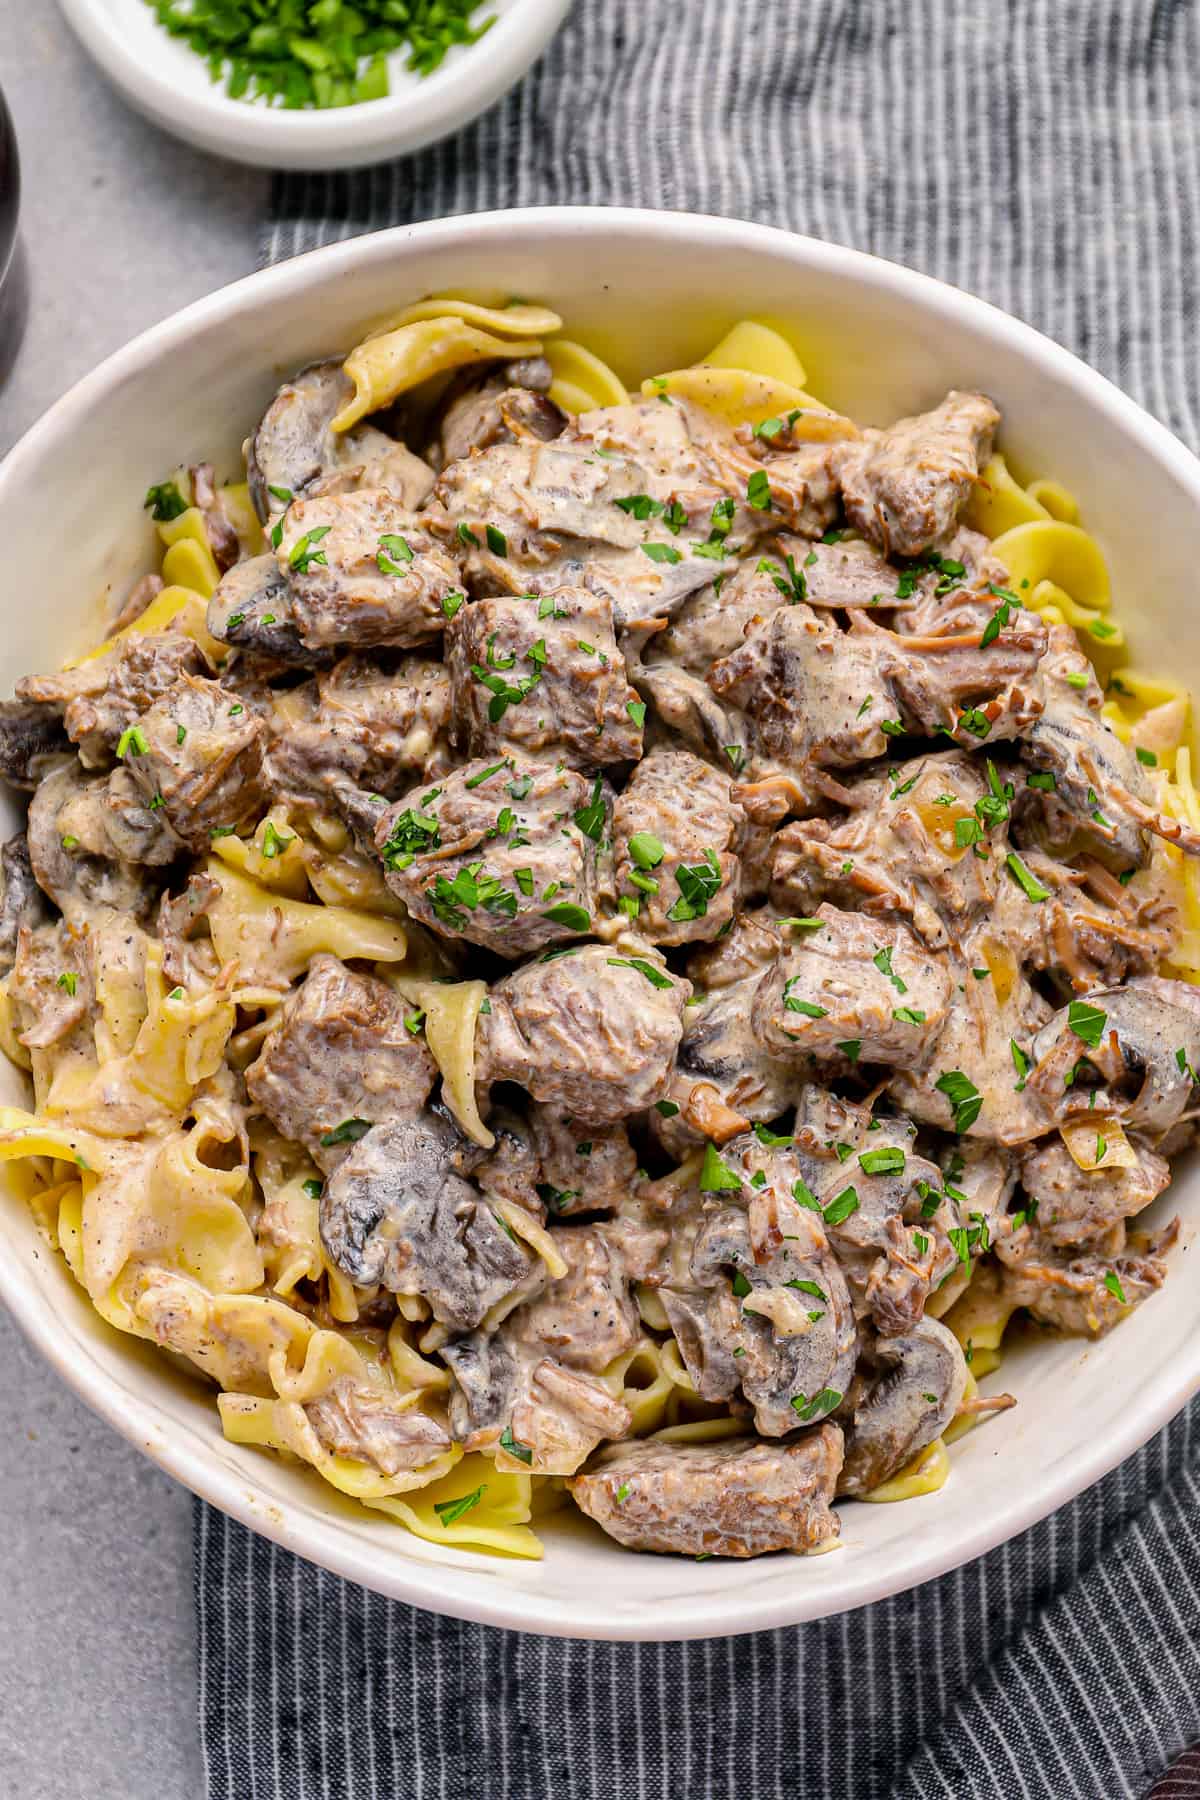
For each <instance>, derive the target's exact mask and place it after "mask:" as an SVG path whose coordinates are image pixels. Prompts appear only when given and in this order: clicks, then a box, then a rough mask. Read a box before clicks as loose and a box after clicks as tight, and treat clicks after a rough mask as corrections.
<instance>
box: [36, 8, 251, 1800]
mask: <svg viewBox="0 0 1200 1800" xmlns="http://www.w3.org/2000/svg"><path fill="white" fill-rule="evenodd" d="M0 84H2V85H3V87H4V90H5V93H6V95H7V97H8V101H9V105H10V107H11V108H12V111H13V113H14V116H15V119H16V126H17V134H18V138H19V142H20V149H21V158H22V164H23V172H24V204H23V210H22V221H23V236H24V242H25V249H26V254H27V259H28V268H29V277H30V310H29V320H28V325H27V328H26V334H25V338H24V341H23V343H22V347H21V349H20V351H19V353H18V357H17V361H16V364H15V366H14V368H13V370H12V374H11V376H10V378H9V380H8V382H7V384H6V385H5V386H3V387H0V452H3V451H4V450H6V449H7V448H8V447H9V445H10V444H12V443H13V441H14V440H15V439H16V438H17V437H19V436H20V434H21V432H22V431H24V429H25V428H26V426H27V425H29V424H30V423H31V421H32V420H34V419H35V418H37V416H38V415H39V414H40V413H41V412H42V411H43V410H44V409H45V408H46V406H47V405H48V404H49V403H50V401H52V400H54V399H55V398H57V396H58V395H59V394H60V393H62V392H63V391H64V390H65V389H66V388H68V387H69V386H70V385H71V383H72V382H73V381H75V380H76V379H77V377H79V376H80V375H82V374H84V373H85V372H86V370H88V369H89V368H91V367H92V366H93V365H94V364H95V363H97V362H98V361H99V360H100V359H101V358H102V357H103V356H105V355H106V354H107V353H108V352H109V351H110V350H113V349H115V348H116V347H117V346H118V345H119V344H121V343H123V342H124V341H125V340H126V339H127V338H130V337H132V336H133V335H134V334H135V333H136V332H138V331H140V330H141V329H142V328H143V327H144V326H146V325H149V324H151V323H153V322H154V321H155V320H156V319H159V318H162V317H163V316H164V315H165V314H167V313H170V312H173V311H175V309H176V308H177V307H179V306H182V305H184V304H185V303H186V302H187V301H189V300H193V299H195V298H196V297H197V296H198V295H200V294H203V293H207V292H208V291H210V290H211V289H212V288H215V287H219V286H220V285H221V284H222V283H223V282H226V281H230V280H233V279H234V278H235V277H236V276H238V275H242V274H245V273H246V271H247V270H249V269H251V268H253V266H254V261H255V228H256V225H257V222H258V218H259V216H260V214H261V211H262V209H263V207H264V206H265V203H266V178H265V177H264V176H262V175H260V174H258V173H255V172H253V171H248V170H240V169H236V168H234V167H232V166H230V165H226V164H223V163H219V162H215V161H211V160H209V159H208V158H205V157H201V156H198V155H195V154H193V153H192V152H191V151H189V150H188V149H186V148H185V147H184V146H183V145H181V144H176V143H175V142H174V141H173V140H171V139H169V138H167V137H164V136H163V135H162V134H160V133H159V132H158V131H156V130H155V129H154V128H153V127H152V126H149V125H145V124H143V123H142V121H141V120H140V119H138V118H136V117H135V116H134V115H133V114H132V113H130V112H128V111H127V110H126V109H125V107H124V106H123V104H122V103H121V102H120V101H119V100H118V99H117V97H116V96H115V95H114V94H113V93H112V92H111V91H110V90H109V89H108V88H107V87H106V86H105V84H104V82H103V81H102V80H101V78H100V77H99V75H97V74H96V73H95V72H94V71H93V69H92V68H91V66H90V64H88V63H87V61H86V60H85V58H84V56H83V54H82V52H81V51H80V50H79V48H78V47H77V45H76V43H75V41H74V39H73V38H72V37H71V35H70V33H69V31H68V29H67V27H66V25H65V23H64V22H63V20H62V18H61V16H60V14H59V12H58V8H57V6H56V5H55V4H54V0H33V4H32V5H31V4H30V0H0ZM0 1370H2V1371H3V1375H2V1377H0V1797H2V1800H8V1797H9V1796H12V1800H16V1797H17V1796H20V1800H200V1796H201V1794H202V1774H201V1768H200V1753H199V1746H198V1742H197V1736H196V1710H195V1671H194V1658H195V1633H194V1622H193V1615H192V1597H191V1538H190V1529H189V1505H190V1502H189V1499H188V1496H187V1495H186V1494H185V1493H184V1491H183V1489H182V1488H179V1487H176V1486H175V1484H174V1483H173V1482H171V1481H169V1480H168V1479H167V1478H166V1477H165V1476H164V1475H161V1474H160V1473H159V1472H158V1470H156V1469H154V1468H153V1467H152V1466H151V1465H150V1464H149V1463H148V1462H146V1461H145V1460H144V1459H143V1458H141V1457H140V1456H139V1455H138V1454H137V1452H136V1451H134V1450H133V1449H131V1448H130V1447H129V1446H128V1445H126V1444H125V1443H124V1441H123V1440H122V1439H120V1438H118V1437H117V1436H116V1435H115V1434H114V1433H113V1432H111V1431H110V1430H109V1428H108V1427H107V1426H106V1425H103V1424H101V1422H100V1421H99V1420H98V1419H96V1418H93V1417H92V1415H91V1414H90V1413H89V1412H88V1411H87V1410H86V1409H85V1408H84V1407H83V1406H82V1405H81V1404H80V1402H79V1401H78V1400H76V1399H75V1397H74V1395H73V1394H71V1393H69V1392H68V1391H67V1389H66V1388H65V1387H63V1386H62V1384H61V1383H60V1382H59V1380H58V1378H57V1377H56V1376H55V1375H53V1374H52V1373H51V1371H50V1370H49V1369H48V1368H46V1367H44V1366H43V1365H42V1363H41V1362H40V1360H39V1359H38V1358H37V1357H36V1356H35V1355H34V1354H33V1352H32V1351H31V1350H29V1349H28V1347H27V1346H26V1345H25V1343H24V1341H23V1340H22V1339H21V1337H20V1336H19V1334H18V1332H17V1330H16V1328H15V1327H14V1325H13V1324H12V1322H11V1321H10V1320H9V1319H8V1318H7V1316H6V1315H5V1314H4V1313H3V1312H2V1311H0Z"/></svg>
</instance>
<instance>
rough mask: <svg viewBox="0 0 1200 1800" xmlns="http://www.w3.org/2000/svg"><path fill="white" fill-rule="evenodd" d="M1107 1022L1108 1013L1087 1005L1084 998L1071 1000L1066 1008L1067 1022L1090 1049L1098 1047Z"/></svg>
mask: <svg viewBox="0 0 1200 1800" xmlns="http://www.w3.org/2000/svg"><path fill="white" fill-rule="evenodd" d="M1107 1023H1108V1014H1107V1013H1106V1012H1101V1010H1100V1008H1099V1007H1098V1006H1089V1005H1088V1003H1087V1001H1086V1000H1072V1002H1071V1004H1070V1005H1069V1006H1068V1008H1067V1024H1068V1025H1069V1026H1070V1027H1071V1030H1072V1031H1073V1032H1074V1033H1075V1036H1076V1037H1077V1038H1082V1040H1083V1042H1084V1043H1085V1044H1087V1045H1088V1047H1089V1048H1090V1049H1092V1050H1095V1049H1098V1048H1099V1045H1100V1040H1101V1039H1102V1038H1103V1036H1104V1027H1105V1026H1106V1025H1107Z"/></svg>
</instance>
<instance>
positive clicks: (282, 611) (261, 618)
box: [207, 556, 335, 668]
mask: <svg viewBox="0 0 1200 1800" xmlns="http://www.w3.org/2000/svg"><path fill="white" fill-rule="evenodd" d="M207 624H208V629H209V631H210V632H211V634H212V636H213V637H215V638H219V639H220V640H221V642H222V643H223V644H229V645H230V646H231V647H232V648H233V649H235V650H253V651H255V652H256V653H257V654H258V655H259V656H269V657H273V658H274V659H275V661H277V662H281V663H298V664H300V665H302V666H303V667H305V668H311V667H312V666H314V665H316V664H324V663H329V662H332V660H333V657H334V655H335V652H334V651H333V650H332V649H328V650H313V649H310V648H309V647H308V646H307V645H306V644H304V643H302V642H301V639H300V631H299V627H298V626H297V624H296V621H295V618H294V616H293V613H292V597H291V592H290V590H289V588H288V583H287V578H286V576H285V575H283V574H282V573H281V572H280V568H279V564H278V563H277V562H276V560H275V558H274V557H273V556H252V557H250V558H249V559H248V561H246V562H241V563H235V564H234V566H233V568H232V569H230V570H229V572H228V574H226V575H223V576H222V577H221V580H220V581H219V582H218V583H217V587H216V591H215V592H214V594H213V596H212V599H211V600H210V601H209V603H208V616H207Z"/></svg>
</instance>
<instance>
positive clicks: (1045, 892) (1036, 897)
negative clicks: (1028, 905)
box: [1004, 850, 1050, 905]
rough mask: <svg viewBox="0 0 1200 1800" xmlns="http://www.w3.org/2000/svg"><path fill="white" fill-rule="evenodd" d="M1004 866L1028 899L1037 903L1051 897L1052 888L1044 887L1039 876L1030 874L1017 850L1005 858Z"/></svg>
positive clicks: (1011, 851)
mask: <svg viewBox="0 0 1200 1800" xmlns="http://www.w3.org/2000/svg"><path fill="white" fill-rule="evenodd" d="M1004 866H1005V868H1006V869H1007V870H1008V872H1009V874H1010V875H1011V876H1012V878H1013V880H1014V881H1015V882H1016V884H1017V886H1018V887H1019V888H1020V889H1021V892H1022V893H1023V894H1024V896H1025V898H1026V899H1027V900H1032V901H1033V902H1034V903H1035V905H1036V904H1037V903H1038V902H1039V901H1042V900H1048V899H1049V898H1050V889H1049V888H1046V887H1043V886H1042V884H1041V882H1040V881H1039V880H1038V879H1037V877H1036V876H1035V875H1032V874H1030V872H1029V870H1028V869H1027V868H1026V867H1025V864H1024V863H1023V862H1022V861H1021V858H1020V857H1019V856H1018V855H1017V853H1016V851H1015V850H1010V851H1009V853H1008V855H1007V856H1006V857H1005V859H1004Z"/></svg>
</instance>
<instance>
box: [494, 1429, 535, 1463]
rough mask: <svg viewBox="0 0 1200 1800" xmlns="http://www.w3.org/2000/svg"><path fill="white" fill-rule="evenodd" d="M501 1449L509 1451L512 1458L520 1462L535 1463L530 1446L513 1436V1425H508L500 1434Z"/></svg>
mask: <svg viewBox="0 0 1200 1800" xmlns="http://www.w3.org/2000/svg"><path fill="white" fill-rule="evenodd" d="M500 1448H501V1449H502V1450H507V1451H508V1454H509V1455H510V1456H515V1457H516V1459H517V1461H518V1462H523V1463H531V1462H532V1461H533V1451H532V1450H531V1449H530V1448H529V1445H528V1444H523V1443H522V1442H521V1440H520V1439H519V1438H515V1437H514V1436H513V1429H512V1426H511V1425H506V1426H505V1427H504V1430H503V1431H502V1432H501V1433H500Z"/></svg>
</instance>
